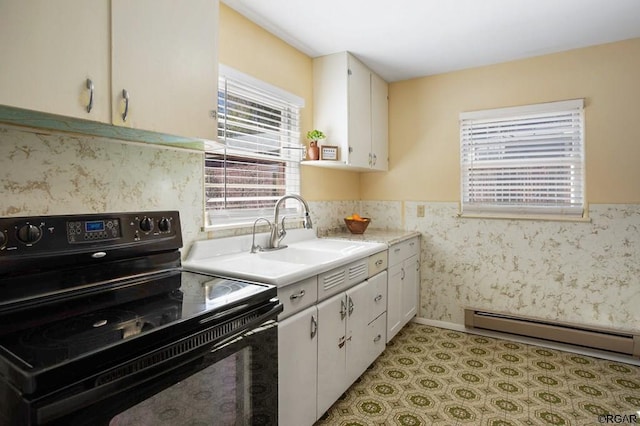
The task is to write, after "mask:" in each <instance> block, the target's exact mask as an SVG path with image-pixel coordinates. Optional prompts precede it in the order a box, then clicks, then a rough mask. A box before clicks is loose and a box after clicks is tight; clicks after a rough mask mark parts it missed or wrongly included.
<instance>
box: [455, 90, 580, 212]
mask: <svg viewBox="0 0 640 426" xmlns="http://www.w3.org/2000/svg"><path fill="white" fill-rule="evenodd" d="M460 168H461V186H462V188H461V190H462V196H461V200H462V202H461V215H463V216H464V215H468V216H472V215H481V216H508V217H520V216H534V217H535V216H544V215H555V216H558V215H561V216H569V217H582V216H583V214H584V205H585V197H584V189H585V186H584V114H583V100H582V99H579V100H570V101H562V102H552V103H545V104H536V105H529V106H524V107H513V108H501V109H492V110H484V111H475V112H465V113H461V114H460Z"/></svg>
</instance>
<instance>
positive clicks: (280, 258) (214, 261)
mask: <svg viewBox="0 0 640 426" xmlns="http://www.w3.org/2000/svg"><path fill="white" fill-rule="evenodd" d="M289 233H291V234H295V230H292V231H289ZM289 233H288V235H289ZM302 235H303V237H300V238H296V237H293V238H291V240H290V241H284V243H285V244H287V245H288V246H287V247H286V248H283V249H280V250H273V251H258V252H256V253H250V252H249V248H250V247H251V238H250V236H249V237H248V238H247V237H246V236H241V237H230V238H220V239H215V240H206V241H196V242H195V243H194V245H193V247H192V248H191V250H190V252H189V255H188V256H187V258H186V260H185V261H184V262H183V267H184V268H185V269H187V270H193V271H199V272H207V273H212V274H215V275H223V276H227V277H234V278H240V279H245V280H251V281H257V282H264V283H267V284H273V285H276V286H278V287H282V286H285V285H289V284H293V283H296V282H298V281H300V280H303V279H306V278H309V277H311V276H314V275H317V274H320V273H322V272H326V271H329V270H331V269H333V268H337V267H340V266H343V265H346V264H348V263H350V262H354V261H356V260H358V259H362V258H364V257H367V256H370V255H372V254H375V253H378V252H380V251H383V250H386V249H387V245H386V244H382V243H373V242H365V241H349V240H339V239H325V238H316V237H315V236H313V235H312V234H310V233H309V234H308V235H310V236H307V237H305V236H304V235H305V234H302ZM288 238H289V237H288Z"/></svg>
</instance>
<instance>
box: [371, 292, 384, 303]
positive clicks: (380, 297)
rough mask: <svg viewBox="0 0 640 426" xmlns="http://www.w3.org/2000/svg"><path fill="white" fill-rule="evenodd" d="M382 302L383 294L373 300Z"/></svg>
mask: <svg viewBox="0 0 640 426" xmlns="http://www.w3.org/2000/svg"><path fill="white" fill-rule="evenodd" d="M381 300H382V295H381V294H379V295H377V296H376V298H375V299H373V301H374V302H379V301H381Z"/></svg>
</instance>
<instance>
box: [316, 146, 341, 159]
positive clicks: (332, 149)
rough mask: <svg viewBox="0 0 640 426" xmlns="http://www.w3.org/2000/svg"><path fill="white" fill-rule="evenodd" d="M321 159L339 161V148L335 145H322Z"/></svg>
mask: <svg viewBox="0 0 640 426" xmlns="http://www.w3.org/2000/svg"><path fill="white" fill-rule="evenodd" d="M320 159H321V160H337V159H338V147H337V146H334V145H322V146H321V147H320Z"/></svg>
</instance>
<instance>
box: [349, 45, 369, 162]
mask: <svg viewBox="0 0 640 426" xmlns="http://www.w3.org/2000/svg"><path fill="white" fill-rule="evenodd" d="M348 99H349V118H348V122H349V165H351V166H354V167H364V168H367V167H370V166H371V164H370V154H371V72H370V71H369V69H368V68H367V67H365V66H364V64H363V63H362V62H360V61H358V60H357V59H356V58H354V57H353V56H351V55H349V97H348Z"/></svg>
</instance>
